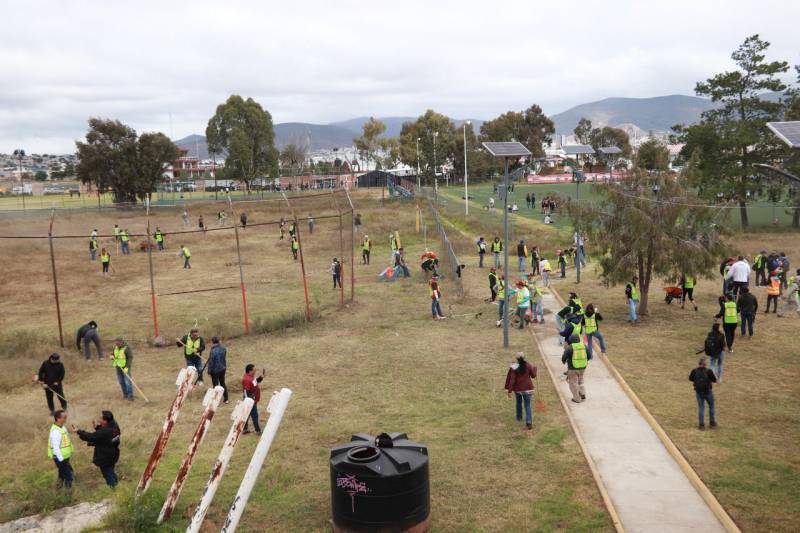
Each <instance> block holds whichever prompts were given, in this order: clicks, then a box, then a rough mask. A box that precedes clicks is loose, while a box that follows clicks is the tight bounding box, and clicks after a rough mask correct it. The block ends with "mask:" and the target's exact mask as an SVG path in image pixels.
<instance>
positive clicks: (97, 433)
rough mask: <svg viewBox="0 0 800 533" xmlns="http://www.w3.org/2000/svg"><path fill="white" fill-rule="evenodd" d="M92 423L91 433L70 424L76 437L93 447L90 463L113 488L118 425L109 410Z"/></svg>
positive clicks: (117, 453) (118, 434) (115, 479)
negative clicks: (92, 429)
mask: <svg viewBox="0 0 800 533" xmlns="http://www.w3.org/2000/svg"><path fill="white" fill-rule="evenodd" d="M92 425H93V426H94V432H92V433H90V432H88V431H84V430H82V429H76V428H75V426H72V429H73V431H76V432H77V433H78V437H79V438H80V439H81V440H82V441H85V442H86V443H87V444H88V445H89V446H93V447H94V454H93V456H92V463H93V464H94V465H95V466H97V467H98V468H100V472H101V473H102V474H103V478H105V480H106V484H107V485H108V486H109V487H111V488H114V487H116V486H117V473H116V472H115V471H114V467H115V466H116V464H117V461H119V442H120V429H119V425H118V424H117V421H116V420H114V414H113V413H112V412H111V411H103V412H102V413H101V415H100V421H99V422H96V421H95V422H92Z"/></svg>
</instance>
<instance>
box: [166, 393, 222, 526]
mask: <svg viewBox="0 0 800 533" xmlns="http://www.w3.org/2000/svg"><path fill="white" fill-rule="evenodd" d="M224 393H225V389H224V388H222V387H220V386H219V385H217V386H216V387H214V388H213V389H208V390H207V391H206V395H205V397H204V398H203V405H204V406H205V409H204V410H203V414H202V415H200V422H199V423H198V424H197V429H195V430H194V435H192V440H191V441H190V442H189V449H188V450H186V455H185V456H184V457H183V461H181V466H180V467H179V468H178V474H177V475H176V476H175V481H173V482H172V486H171V487H170V488H169V492H168V493H167V497H166V499H165V500H164V506H163V507H162V508H161V513H159V515H158V520H157V521H156V523H157V524H161V523H162V522H164V520H167V519H168V518H169V517H170V515H171V514H172V510H173V509H174V508H175V505H176V504H177V503H178V498H179V497H180V495H181V491H182V490H183V485H184V483H186V478H187V477H189V470H191V468H192V461H193V460H194V456H195V454H196V453H197V450H199V449H200V445H201V444H203V438H204V437H205V436H206V433H207V432H208V428H209V426H211V420H212V419H213V418H214V413H215V412H216V411H217V406H219V402H220V401H221V400H222V395H223V394H224Z"/></svg>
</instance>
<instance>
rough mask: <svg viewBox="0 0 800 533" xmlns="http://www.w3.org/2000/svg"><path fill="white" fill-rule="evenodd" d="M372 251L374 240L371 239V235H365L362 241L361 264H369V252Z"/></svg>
mask: <svg viewBox="0 0 800 533" xmlns="http://www.w3.org/2000/svg"><path fill="white" fill-rule="evenodd" d="M371 251H372V241H371V240H369V235H364V240H363V241H361V264H363V265H368V264H369V254H370V252H371Z"/></svg>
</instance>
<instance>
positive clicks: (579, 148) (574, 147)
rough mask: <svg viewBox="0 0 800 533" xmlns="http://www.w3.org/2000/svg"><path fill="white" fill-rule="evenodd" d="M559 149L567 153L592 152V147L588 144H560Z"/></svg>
mask: <svg viewBox="0 0 800 533" xmlns="http://www.w3.org/2000/svg"><path fill="white" fill-rule="evenodd" d="M561 149H562V150H564V153H565V154H567V155H585V154H593V153H594V148H592V147H591V146H589V145H588V144H570V145H567V146H562V147H561Z"/></svg>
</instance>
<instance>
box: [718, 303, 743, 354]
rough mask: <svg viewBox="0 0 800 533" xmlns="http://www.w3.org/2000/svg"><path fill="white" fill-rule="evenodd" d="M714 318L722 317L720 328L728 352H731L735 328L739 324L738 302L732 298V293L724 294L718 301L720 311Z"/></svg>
mask: <svg viewBox="0 0 800 533" xmlns="http://www.w3.org/2000/svg"><path fill="white" fill-rule="evenodd" d="M716 318H721V319H722V329H723V330H724V331H725V344H726V345H727V346H728V352H730V353H733V341H734V339H735V338H736V328H737V327H738V326H739V304H738V303H736V302H735V301H734V299H733V293H732V292H729V293H728V294H726V295H725V299H724V300H723V301H722V302H720V311H719V314H717V316H716Z"/></svg>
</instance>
